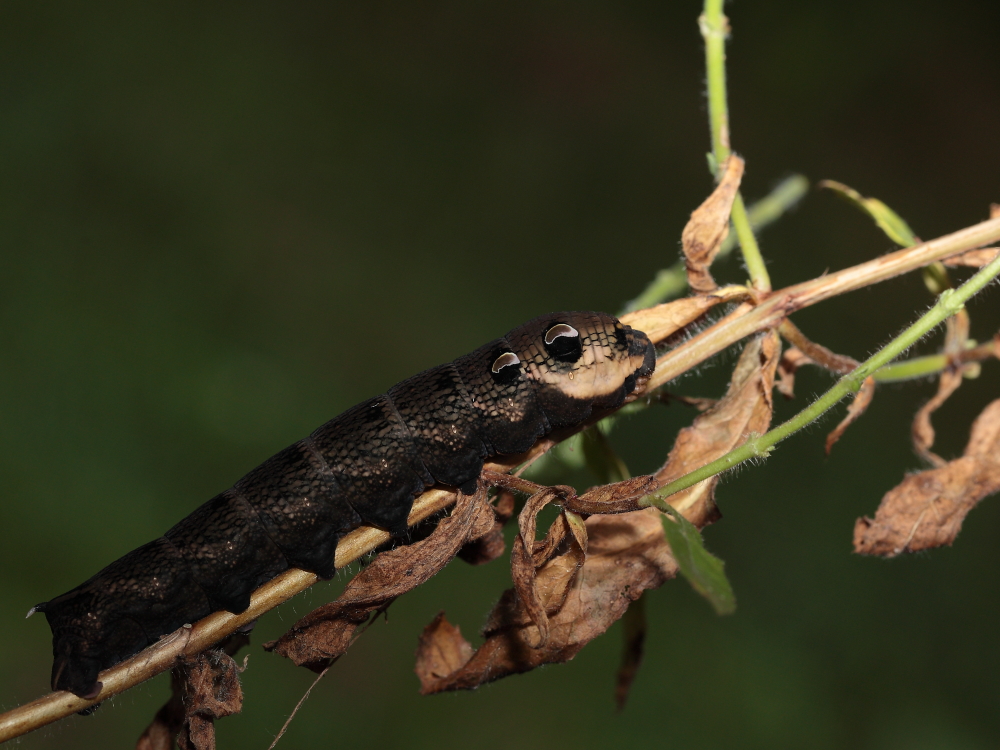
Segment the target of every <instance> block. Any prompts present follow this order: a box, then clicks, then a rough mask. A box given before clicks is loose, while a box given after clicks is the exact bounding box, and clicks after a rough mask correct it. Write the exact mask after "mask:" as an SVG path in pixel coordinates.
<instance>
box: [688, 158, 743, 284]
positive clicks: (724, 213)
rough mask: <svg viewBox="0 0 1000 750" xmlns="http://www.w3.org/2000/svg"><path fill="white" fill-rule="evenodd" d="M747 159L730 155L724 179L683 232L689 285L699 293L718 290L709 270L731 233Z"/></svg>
mask: <svg viewBox="0 0 1000 750" xmlns="http://www.w3.org/2000/svg"><path fill="white" fill-rule="evenodd" d="M743 167H744V163H743V160H742V159H741V158H740V157H738V156H735V155H733V156H730V157H729V158H728V159H727V160H726V163H725V164H724V165H723V169H722V179H720V180H719V184H718V185H717V186H716V188H715V190H713V191H712V194H711V195H710V196H708V198H706V199H705V202H704V203H702V204H701V205H700V206H698V208H696V209H695V210H694V211H693V212H692V213H691V219H690V220H689V221H688V223H687V225H686V226H685V227H684V231H683V232H682V233H681V245H682V247H683V249H684V263H685V265H686V266H687V277H688V285H689V286H690V287H691V289H692V291H694V292H695V293H697V294H707V293H708V292H711V291H713V290H714V289H715V288H716V284H715V279H713V278H712V274H711V273H710V272H709V270H708V268H709V266H711V265H712V261H713V260H715V256H716V255H717V254H718V252H719V248H721V247H722V241H723V240H725V239H726V235H728V234H729V214H730V213H731V212H732V209H733V201H734V200H735V199H736V193H737V191H738V190H739V189H740V180H742V179H743Z"/></svg>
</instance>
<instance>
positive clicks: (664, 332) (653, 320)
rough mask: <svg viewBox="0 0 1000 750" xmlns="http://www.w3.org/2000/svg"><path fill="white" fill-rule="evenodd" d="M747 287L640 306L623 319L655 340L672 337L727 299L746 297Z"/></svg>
mask: <svg viewBox="0 0 1000 750" xmlns="http://www.w3.org/2000/svg"><path fill="white" fill-rule="evenodd" d="M747 294H748V293H747V290H746V288H745V287H739V286H725V287H722V288H721V289H716V290H715V291H714V292H713V293H712V294H701V295H694V296H691V297H684V298H683V299H677V300H673V301H671V302H664V303H663V304H662V305H656V306H655V307H648V308H646V309H645V310H636V311H635V312H631V313H627V314H625V315H622V316H621V321H622V323H625V324H626V325H630V326H632V327H633V328H637V329H639V330H640V331H643V332H645V334H646V335H647V336H649V340H650V341H652V342H653V343H655V344H658V343H661V342H663V341H666V340H668V339H669V338H670V337H671V336H673V335H675V334H677V333H678V332H679V331H682V330H683V329H685V328H686V327H687V326H689V325H691V324H692V323H694V322H695V321H696V320H698V319H699V318H701V317H702V316H703V315H704V314H705V313H706V312H708V311H709V310H711V309H712V308H713V307H715V306H716V305H718V304H721V303H723V302H735V301H738V300H743V299H746V297H747Z"/></svg>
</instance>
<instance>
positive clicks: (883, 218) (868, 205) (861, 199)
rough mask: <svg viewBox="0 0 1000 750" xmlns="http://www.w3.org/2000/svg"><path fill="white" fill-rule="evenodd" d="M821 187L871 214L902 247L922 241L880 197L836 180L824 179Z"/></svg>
mask: <svg viewBox="0 0 1000 750" xmlns="http://www.w3.org/2000/svg"><path fill="white" fill-rule="evenodd" d="M819 187H821V188H827V189H829V190H833V191H834V192H836V193H837V194H838V195H840V196H842V197H844V198H846V199H847V200H848V201H849V202H850V203H853V204H854V205H855V206H857V207H858V208H860V209H861V210H862V211H864V212H865V213H866V214H868V215H869V216H871V217H872V218H873V219H874V220H875V223H876V224H878V226H879V229H881V230H882V231H883V232H885V233H886V234H887V235H888V236H889V239H890V240H892V241H893V242H895V243H896V244H897V245H899V246H900V247H910V246H912V245H916V244H918V243H919V242H920V240H919V239H918V238H917V236H916V235H915V234H914V233H913V230H912V229H910V225H909V224H907V223H906V221H904V220H903V218H902V217H901V216H900V215H899V214H897V213H896V212H895V211H893V210H892V209H891V208H889V207H888V206H887V205H885V204H884V203H883V202H882V201H880V200H879V199H878V198H866V197H865V196H863V195H861V193H859V192H858V191H857V190H855V189H854V188H852V187H848V186H847V185H845V184H843V183H842V182H835V181H834V180H823V181H822V182H820V183H819Z"/></svg>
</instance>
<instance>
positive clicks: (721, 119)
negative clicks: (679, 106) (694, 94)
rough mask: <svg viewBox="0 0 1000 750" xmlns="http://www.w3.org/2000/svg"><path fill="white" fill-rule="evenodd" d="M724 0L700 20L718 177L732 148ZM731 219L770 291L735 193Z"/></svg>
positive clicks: (758, 278)
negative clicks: (727, 92)
mask: <svg viewBox="0 0 1000 750" xmlns="http://www.w3.org/2000/svg"><path fill="white" fill-rule="evenodd" d="M722 4H723V0H705V8H704V11H703V13H702V15H701V18H699V19H698V26H699V28H700V29H701V35H702V38H703V39H704V40H705V74H706V79H707V84H708V121H709V127H710V128H711V133H712V160H711V161H712V162H713V163H712V169H713V171H714V172H715V174H716V177H718V175H719V170H720V169H721V167H722V165H723V163H724V162H725V161H726V159H728V158H729V155H730V154H731V153H732V149H731V147H730V143H729V104H728V102H727V99H726V37H727V36H728V35H729V19H728V18H726V16H725V15H724V14H723V13H722ZM731 219H732V222H733V229H735V230H736V236H737V238H738V239H739V243H740V251H741V252H742V253H743V261H744V263H746V267H747V273H749V274H750V282H751V285H752V286H753V288H754V289H757V290H758V291H762V292H765V291H770V289H771V278H770V276H768V273H767V266H766V265H765V263H764V258H763V256H761V254H760V247H759V246H758V245H757V238H756V237H754V234H753V229H752V228H751V227H750V218H749V217H748V216H747V209H746V206H745V205H744V204H743V196H742V195H741V194H739V193H737V194H736V200H735V201H734V202H733V210H732V215H731Z"/></svg>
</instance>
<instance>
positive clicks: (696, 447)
mask: <svg viewBox="0 0 1000 750" xmlns="http://www.w3.org/2000/svg"><path fill="white" fill-rule="evenodd" d="M780 352H781V343H780V341H779V340H778V334H777V333H775V332H774V331H769V332H767V333H765V334H763V335H761V336H758V337H756V338H754V339H751V340H750V341H749V342H748V343H747V345H746V347H744V349H743V353H742V354H741V355H740V359H739V361H738V362H737V364H736V368H735V370H734V371H733V377H732V380H731V381H730V383H729V389H728V390H727V392H726V396H725V398H723V399H722V400H721V401H719V403H718V404H717V405H716V406H715V407H714V408H712V409H710V410H709V411H707V412H705V413H704V414H700V415H699V416H698V417H696V418H695V420H694V422H693V423H692V424H691V426H690V427H685V428H684V429H683V430H681V431H680V433H679V434H678V435H677V440H676V441H675V442H674V447H673V448H672V449H671V450H670V454H669V455H668V456H667V462H666V463H665V464H664V465H663V468H661V469H660V470H659V471H658V472H656V474H655V475H654V476H655V477H656V478H657V480H658V481H659V482H660V483H661V486H662V485H663V484H667V483H668V482H672V481H673V480H675V479H678V478H680V477H682V476H683V475H685V474H687V473H689V472H691V471H694V470H695V469H698V468H700V467H702V466H704V465H705V464H707V463H710V462H711V461H714V460H715V459H717V458H719V457H720V456H723V455H725V454H726V453H728V452H729V451H731V450H732V449H733V448H736V447H738V446H740V445H742V444H743V443H744V442H745V441H746V439H747V437H748V436H749V435H750V434H751V433H753V434H762V433H764V432H766V431H767V429H768V427H769V426H770V424H771V412H772V409H773V405H774V404H773V399H772V396H771V391H772V388H773V387H774V375H775V371H776V369H777V366H778V358H779V354H780ZM718 481H719V478H718V477H717V476H716V477H712V478H710V479H706V480H705V481H703V482H699V483H698V484H696V485H695V486H694V487H689V488H688V489H686V490H681V491H680V492H678V493H676V494H674V495H672V496H671V498H670V504H671V505H672V506H673V507H675V508H677V509H678V510H680V511H681V512H682V513H683V514H684V516H685V517H687V518H689V519H691V520H692V521H693V522H694V523H695V525H697V526H699V527H700V526H704V525H706V524H708V523H711V522H712V521H714V520H716V519H717V518H718V510H717V509H716V507H715V500H714V492H715V486H716V484H718Z"/></svg>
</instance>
